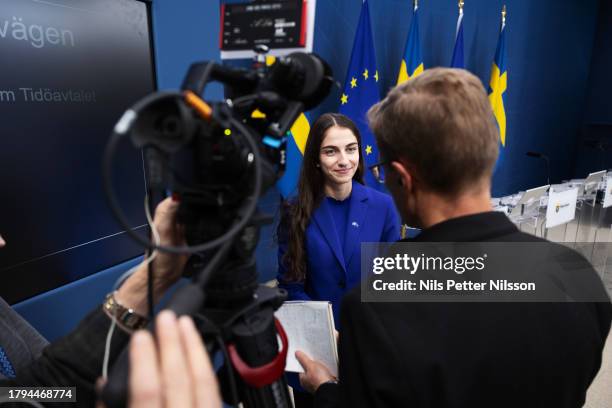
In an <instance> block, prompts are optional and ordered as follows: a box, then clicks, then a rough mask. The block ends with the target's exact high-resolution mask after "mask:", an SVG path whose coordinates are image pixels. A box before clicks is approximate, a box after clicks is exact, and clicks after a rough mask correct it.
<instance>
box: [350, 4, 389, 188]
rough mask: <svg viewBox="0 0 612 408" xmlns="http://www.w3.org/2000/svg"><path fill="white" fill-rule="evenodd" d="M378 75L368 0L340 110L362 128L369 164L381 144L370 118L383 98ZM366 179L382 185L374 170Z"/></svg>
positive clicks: (372, 161)
mask: <svg viewBox="0 0 612 408" xmlns="http://www.w3.org/2000/svg"><path fill="white" fill-rule="evenodd" d="M378 79H379V78H378V71H377V70H376V54H375V53H374V41H373V40H372V28H371V26H370V9H369V6H368V0H364V2H363V4H362V5H361V14H360V16H359V25H358V26H357V32H356V34H355V41H354V42H353V51H352V52H351V61H350V63H349V68H348V72H347V74H346V79H345V81H344V88H343V89H344V90H343V92H342V96H341V97H340V113H342V114H344V115H346V116H348V117H349V118H351V119H352V120H353V122H355V124H356V125H357V127H358V128H359V132H360V133H361V144H362V148H363V150H362V152H361V154H362V155H363V157H364V159H365V160H364V161H365V165H366V167H367V166H370V165H372V164H375V163H376V162H377V161H378V148H377V147H376V143H375V142H374V136H373V135H372V133H371V132H370V129H369V127H368V123H367V119H366V113H367V111H368V109H370V107H371V106H372V105H374V104H375V103H377V102H378V101H379V100H380V91H379V89H378ZM365 179H366V182H367V184H368V185H369V186H370V187H374V188H382V185H381V184H380V183H378V182H377V181H376V179H375V178H374V176H373V175H372V174H371V172H369V171H366V172H365Z"/></svg>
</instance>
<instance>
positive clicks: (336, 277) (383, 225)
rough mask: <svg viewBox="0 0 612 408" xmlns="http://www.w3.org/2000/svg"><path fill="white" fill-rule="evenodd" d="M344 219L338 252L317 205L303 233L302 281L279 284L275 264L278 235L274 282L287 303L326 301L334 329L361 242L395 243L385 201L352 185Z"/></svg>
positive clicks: (356, 278)
mask: <svg viewBox="0 0 612 408" xmlns="http://www.w3.org/2000/svg"><path fill="white" fill-rule="evenodd" d="M350 200H351V201H350V204H349V214H348V218H347V226H346V235H345V239H344V242H345V247H344V248H341V247H340V241H339V240H338V237H337V234H336V229H335V226H334V224H333V221H332V215H331V210H330V209H329V207H328V204H327V200H323V201H322V202H321V204H320V206H319V207H318V208H317V209H316V211H315V212H314V214H313V217H312V220H311V221H310V223H309V224H308V227H307V228H306V258H307V268H306V281H305V282H303V283H285V282H284V279H283V278H284V275H285V273H286V269H285V267H284V266H283V263H282V262H281V260H282V258H283V256H284V254H285V251H286V250H287V241H286V239H287V234H286V233H283V231H279V234H278V238H279V243H278V244H279V245H278V260H279V262H278V265H279V268H278V281H279V287H281V288H284V289H286V290H287V291H288V292H289V300H327V301H330V302H331V303H332V306H333V311H334V320H335V323H336V327H338V325H339V323H340V319H339V317H340V300H341V299H342V296H343V295H344V294H345V293H346V292H347V291H348V290H349V289H351V288H352V287H354V286H355V285H357V284H358V283H359V282H360V281H361V251H360V248H361V243H362V242H395V241H397V240H398V239H399V238H400V220H399V217H398V215H397V211H396V209H395V205H394V204H393V200H392V199H391V196H389V195H387V194H384V193H381V192H378V191H376V190H374V189H372V188H369V187H366V186H364V185H362V184H360V183H357V182H355V181H353V189H352V192H351V197H350Z"/></svg>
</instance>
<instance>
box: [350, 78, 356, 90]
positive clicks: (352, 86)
mask: <svg viewBox="0 0 612 408" xmlns="http://www.w3.org/2000/svg"><path fill="white" fill-rule="evenodd" d="M356 86H357V78H355V77H353V78H351V88H355V87H356Z"/></svg>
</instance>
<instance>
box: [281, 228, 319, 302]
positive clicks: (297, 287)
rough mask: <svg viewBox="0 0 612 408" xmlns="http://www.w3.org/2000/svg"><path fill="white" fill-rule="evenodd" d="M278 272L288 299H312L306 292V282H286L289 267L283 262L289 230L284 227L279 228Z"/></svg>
mask: <svg viewBox="0 0 612 408" xmlns="http://www.w3.org/2000/svg"><path fill="white" fill-rule="evenodd" d="M277 235H278V274H277V276H276V280H278V287H279V288H282V289H285V290H286V291H287V292H288V294H289V296H288V298H287V299H288V300H311V299H310V296H308V295H307V294H306V291H305V290H304V282H286V279H285V276H286V274H287V268H285V265H284V263H283V257H284V256H285V252H286V251H287V231H284V228H282V227H279V228H278V234H277Z"/></svg>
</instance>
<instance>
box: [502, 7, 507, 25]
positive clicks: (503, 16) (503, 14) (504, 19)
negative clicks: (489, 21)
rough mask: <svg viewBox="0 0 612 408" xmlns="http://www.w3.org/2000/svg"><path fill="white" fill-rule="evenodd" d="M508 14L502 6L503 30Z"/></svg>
mask: <svg viewBox="0 0 612 408" xmlns="http://www.w3.org/2000/svg"><path fill="white" fill-rule="evenodd" d="M507 14H508V12H507V11H506V5H505V4H504V6H503V7H502V12H501V15H502V28H504V27H505V26H506V15H507Z"/></svg>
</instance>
